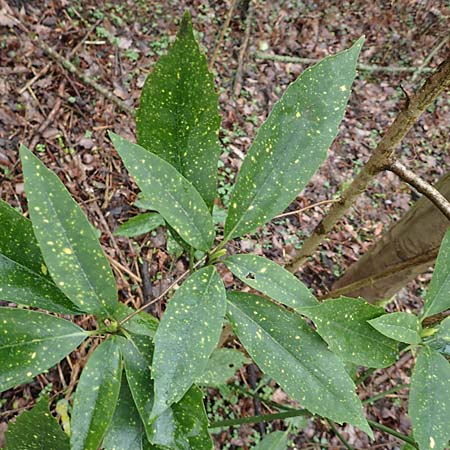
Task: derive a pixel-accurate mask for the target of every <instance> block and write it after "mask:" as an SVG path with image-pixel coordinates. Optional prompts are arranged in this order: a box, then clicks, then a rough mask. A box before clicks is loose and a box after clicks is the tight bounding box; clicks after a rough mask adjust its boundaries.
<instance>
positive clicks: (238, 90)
mask: <svg viewBox="0 0 450 450" xmlns="http://www.w3.org/2000/svg"><path fill="white" fill-rule="evenodd" d="M252 21H253V7H252V4H251V3H250V4H249V12H248V15H247V19H246V21H245V23H246V25H245V36H244V41H243V42H242V45H241V49H240V50H239V59H238V68H237V70H236V77H235V79H234V88H233V93H234V96H235V97H239V95H240V93H241V88H242V72H243V71H244V60H245V54H246V53H247V47H248V43H249V41H250V30H251V28H252Z"/></svg>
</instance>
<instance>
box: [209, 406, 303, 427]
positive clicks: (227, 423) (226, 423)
mask: <svg viewBox="0 0 450 450" xmlns="http://www.w3.org/2000/svg"><path fill="white" fill-rule="evenodd" d="M310 414H311V413H310V412H309V411H307V410H306V409H295V410H292V411H285V412H282V413H275V414H266V415H264V416H249V417H241V418H240V419H230V420H222V421H219V422H213V423H211V424H210V425H209V428H223V427H234V426H236V425H242V424H244V423H260V422H271V421H272V420H283V419H288V418H289V417H298V416H309V415H310Z"/></svg>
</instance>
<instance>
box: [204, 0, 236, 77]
mask: <svg viewBox="0 0 450 450" xmlns="http://www.w3.org/2000/svg"><path fill="white" fill-rule="evenodd" d="M236 3H237V0H231V5H230V9H229V10H228V15H227V18H226V20H225V23H224V24H223V27H222V30H221V31H220V36H219V39H217V44H216V47H215V48H214V53H213V55H212V58H211V61H210V62H209V68H210V69H211V68H212V67H214V64H215V62H216V60H217V56H218V55H219V51H220V47H222V43H223V39H224V37H225V33H226V31H227V30H228V27H229V26H230V22H231V18H232V17H233V11H234V8H235V6H236Z"/></svg>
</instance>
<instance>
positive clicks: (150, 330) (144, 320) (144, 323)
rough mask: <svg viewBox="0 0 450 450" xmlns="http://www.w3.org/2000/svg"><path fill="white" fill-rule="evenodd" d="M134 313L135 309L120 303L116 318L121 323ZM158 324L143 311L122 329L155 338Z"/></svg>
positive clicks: (128, 321)
mask: <svg viewBox="0 0 450 450" xmlns="http://www.w3.org/2000/svg"><path fill="white" fill-rule="evenodd" d="M134 311H135V310H134V309H133V308H130V307H128V306H126V305H124V304H123V303H119V304H118V305H117V310H116V313H115V315H114V317H115V318H116V320H117V321H118V322H121V321H122V320H123V319H125V318H126V317H128V316H129V315H130V314H132V313H133V312H134ZM158 323H159V322H158V319H156V318H155V317H153V316H152V315H150V314H148V313H146V312H144V311H142V312H140V313H138V314H136V315H134V316H133V317H132V318H131V319H129V320H127V321H126V322H125V323H124V324H123V325H122V327H123V328H125V330H126V331H127V332H129V333H133V334H138V335H145V336H150V337H151V338H153V336H154V335H155V333H156V329H157V328H158Z"/></svg>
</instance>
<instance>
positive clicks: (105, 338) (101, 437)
mask: <svg viewBox="0 0 450 450" xmlns="http://www.w3.org/2000/svg"><path fill="white" fill-rule="evenodd" d="M362 44H363V40H362V39H360V40H358V41H357V42H356V43H355V44H354V45H353V46H352V47H351V48H350V49H348V50H345V51H342V52H340V53H338V54H336V55H335V56H331V57H328V58H325V59H324V60H322V61H321V62H319V63H318V64H316V65H315V66H313V67H311V68H310V69H307V70H306V71H305V72H304V73H303V74H302V75H301V76H300V77H299V78H298V79H297V80H296V81H295V82H294V83H292V84H291V85H290V86H289V88H288V89H287V91H286V92H285V94H284V95H283V97H282V98H281V100H280V101H279V102H278V103H277V104H276V105H275V106H274V108H273V110H272V112H271V114H270V116H269V117H268V119H267V120H266V122H265V123H264V124H263V125H262V126H261V128H260V130H259V133H258V135H257V137H256V139H255V141H254V142H253V145H252V147H251V148H250V150H249V152H248V155H247V157H246V158H245V161H244V163H243V165H242V168H241V170H240V172H239V175H238V177H237V181H236V183H235V186H234V189H233V194H232V196H231V198H230V205H229V208H228V211H227V215H226V219H225V224H224V230H223V234H222V235H216V233H215V228H214V221H213V215H212V211H213V206H214V202H215V199H216V197H217V161H218V157H219V154H220V151H221V149H220V146H219V143H218V131H219V127H220V119H219V115H218V111H217V110H218V96H217V94H216V93H215V91H214V84H213V77H212V75H211V74H210V73H209V72H208V69H207V64H206V60H205V57H204V56H203V55H202V54H201V53H200V51H199V48H198V45H197V43H196V41H195V39H194V34H193V31H192V26H191V23H190V19H189V17H188V16H187V15H185V17H184V18H183V20H182V23H181V26H180V31H179V33H178V36H177V39H176V41H175V43H174V44H173V46H172V47H171V48H170V50H169V52H168V54H167V55H165V56H163V57H161V58H160V60H159V62H158V64H157V65H156V67H155V69H154V71H153V73H152V74H150V75H149V77H148V79H147V81H146V84H145V86H144V89H143V92H142V97H141V104H140V108H139V110H138V113H137V140H138V144H134V143H132V142H129V141H128V140H126V139H124V138H122V137H120V136H118V135H116V134H114V133H110V138H111V140H112V142H113V144H114V146H115V148H116V150H117V152H118V153H119V155H120V157H121V158H122V161H123V162H124V164H125V166H126V167H127V169H128V170H129V172H130V173H131V174H132V175H133V177H134V179H135V180H136V183H137V184H138V186H139V188H140V190H141V197H140V206H141V207H144V208H145V209H147V210H149V211H150V212H148V213H146V214H143V215H141V216H138V217H136V218H133V219H132V220H131V221H130V222H128V223H127V224H126V225H125V226H123V227H122V232H125V233H128V235H133V233H138V234H139V233H142V232H147V231H149V230H151V229H154V228H155V227H157V226H160V225H165V226H166V227H167V228H168V230H169V232H170V233H171V235H172V237H173V239H175V240H176V241H177V242H178V243H179V244H180V245H181V246H182V248H184V250H185V252H187V254H188V257H189V260H190V269H189V271H188V272H186V273H185V274H183V275H182V276H181V277H180V278H179V279H178V280H176V282H175V283H174V284H173V285H172V286H171V288H173V287H175V286H176V285H177V284H181V286H180V287H179V288H178V289H176V290H175V293H174V294H173V296H172V297H171V299H170V300H169V302H168V305H167V308H166V310H165V312H164V314H163V316H162V319H161V321H160V322H158V321H157V320H156V319H155V318H153V317H152V316H150V315H149V314H147V313H145V312H143V309H144V308H145V307H146V305H143V307H142V308H140V310H133V309H131V308H129V307H127V306H126V305H124V304H122V303H120V302H118V299H117V288H116V285H115V281H114V277H113V275H112V272H111V269H110V267H109V264H108V262H107V259H106V257H105V255H104V253H103V251H102V249H101V247H100V244H99V242H98V238H97V235H96V233H95V230H94V229H93V227H92V226H91V225H90V223H89V222H88V220H87V218H86V217H85V215H84V214H83V212H82V210H81V209H80V207H79V206H78V205H77V204H76V203H75V202H74V201H73V199H72V198H71V196H70V195H69V193H68V192H67V190H66V189H65V187H64V185H63V184H62V182H61V181H60V180H59V178H58V177H57V176H56V175H55V174H53V173H52V172H51V171H49V170H48V169H47V168H46V167H45V166H44V164H43V163H42V162H41V161H40V160H39V159H38V158H37V157H36V156H34V155H33V154H32V153H31V152H30V151H29V150H28V149H27V148H26V147H24V146H22V147H21V149H20V156H21V161H22V167H23V173H24V180H25V190H26V194H27V200H28V207H29V213H30V219H31V220H28V219H26V218H25V217H24V216H22V215H21V214H20V213H18V212H17V211H16V210H15V209H13V208H12V207H10V206H9V205H7V204H6V203H4V202H1V203H0V223H1V226H0V296H1V298H2V300H6V301H8V302H13V303H16V304H17V305H18V306H17V307H12V306H9V307H2V308H0V322H1V330H0V360H1V361H2V364H1V366H0V390H1V391H2V392H3V391H5V390H7V389H10V388H13V387H14V386H16V385H18V384H20V383H26V382H27V381H29V380H31V379H32V377H34V376H36V375H38V374H39V373H42V372H43V371H45V370H47V369H49V368H51V367H52V366H53V365H55V364H56V363H57V362H58V361H60V360H61V359H62V358H64V357H65V356H66V355H68V354H69V353H70V352H72V351H73V350H75V349H76V348H77V347H78V346H79V345H80V344H81V343H82V342H84V341H85V340H90V341H91V343H92V345H94V343H95V344H96V343H98V342H100V344H99V345H98V346H96V347H95V349H94V350H93V352H92V354H91V356H90V357H89V359H88V361H87V363H86V365H85V367H84V370H83V371H82V374H81V376H80V379H79V382H78V386H77V389H76V393H75V397H74V399H73V404H72V408H71V413H70V421H69V420H65V423H64V431H63V430H62V429H61V428H60V427H59V425H58V424H57V423H56V422H55V420H54V419H53V417H52V416H51V414H50V413H49V410H48V399H47V398H46V397H45V396H43V397H42V399H41V400H40V401H39V402H38V403H37V405H36V406H35V407H34V408H33V409H32V410H31V411H29V412H25V413H23V414H22V415H20V416H19V418H18V419H17V421H16V423H15V424H14V425H11V427H10V430H9V432H8V433H7V448H8V449H9V450H11V449H19V448H20V449H34V448H42V447H44V448H46V449H50V450H51V449H54V450H65V449H71V450H97V449H98V448H102V449H104V450H113V449H115V450H118V449H124V450H125V449H127V450H129V449H132V450H134V449H136V450H150V449H157V448H165V449H177V450H182V449H183V450H185V449H192V450H203V449H204V450H211V449H212V448H213V443H212V440H211V437H210V434H209V429H214V428H217V427H224V426H227V425H232V424H237V423H243V422H244V421H246V422H252V418H245V420H242V419H231V420H229V421H228V422H227V421H223V422H219V423H212V424H211V423H208V420H207V416H206V412H205V409H204V405H203V394H202V391H201V390H200V389H199V387H198V386H205V385H206V386H210V385H212V386H214V385H216V384H217V383H219V384H220V383H223V382H224V380H225V379H227V378H229V377H230V376H231V375H232V374H233V373H234V372H235V370H236V368H238V367H239V366H241V365H242V364H244V363H246V362H247V359H246V358H245V357H243V356H242V355H241V354H239V353H238V352H237V351H236V350H231V349H217V348H216V347H217V343H218V340H219V336H220V334H221V331H222V327H223V325H224V324H225V323H226V322H228V323H229V324H231V326H232V328H233V330H234V332H235V333H236V335H237V337H238V338H239V340H240V342H241V343H242V345H243V347H244V348H245V349H246V351H247V352H248V354H249V355H250V356H251V358H252V359H253V361H254V362H255V363H256V364H257V365H258V366H259V368H260V369H261V370H262V372H264V373H265V374H266V375H267V376H269V377H271V378H272V379H273V380H275V381H276V382H277V383H278V384H279V386H281V388H283V389H284V391H285V392H286V393H287V394H288V395H290V396H291V397H292V399H294V400H296V401H297V402H298V403H299V404H300V405H301V406H302V408H303V409H301V410H299V409H292V408H290V409H286V408H284V410H282V411H281V412H279V413H276V414H273V415H271V416H270V418H271V419H280V418H289V417H296V416H307V415H312V416H314V415H317V416H322V417H325V418H327V420H328V421H329V424H330V426H331V427H332V429H333V430H335V432H336V433H337V435H338V436H339V433H338V431H337V429H336V426H335V422H337V423H339V424H341V423H343V422H346V423H349V424H352V425H354V426H356V427H358V428H360V429H361V430H362V431H364V432H365V433H367V434H368V435H369V436H370V437H373V431H372V428H379V429H382V430H384V431H387V432H390V433H392V434H394V435H396V436H397V437H399V438H400V439H403V440H404V441H405V442H406V443H408V445H410V446H412V447H414V448H420V449H433V450H442V449H443V448H444V447H446V446H447V444H448V440H449V438H450V430H449V427H448V420H449V417H450V395H449V390H450V365H449V362H448V361H447V360H446V359H445V357H444V356H443V354H445V353H448V342H449V340H450V337H449V335H450V319H446V320H445V321H444V322H442V324H441V325H440V326H439V327H438V328H425V329H422V321H423V319H425V318H426V317H429V316H431V315H434V314H437V313H439V312H442V311H444V310H446V309H448V308H449V307H450V296H449V295H448V292H449V286H450V250H449V249H450V233H448V234H447V236H446V238H445V240H444V243H443V245H442V248H441V252H440V254H439V257H438V260H437V264H436V269H435V274H434V276H433V279H432V282H431V285H430V288H429V290H428V292H427V294H426V295H425V307H424V310H423V313H422V315H421V316H420V317H417V316H415V315H413V314H406V313H401V312H397V313H391V314H386V313H385V311H384V309H383V308H381V307H377V306H373V305H370V304H368V303H366V302H365V301H364V300H363V299H351V298H345V297H342V298H339V299H337V300H329V301H325V302H323V303H319V302H318V301H317V299H316V298H315V297H314V296H313V295H312V294H311V292H310V291H309V290H308V289H307V288H306V287H305V286H304V285H303V284H302V283H301V282H300V281H299V280H298V279H297V278H295V277H294V276H293V275H292V274H290V273H289V272H287V271H286V270H285V269H283V268H282V267H281V266H279V265H277V264H276V263H274V262H272V261H270V260H268V259H265V258H262V257H259V256H254V255H251V254H237V255H231V256H228V255H227V250H226V244H227V243H228V242H229V241H230V240H232V239H235V238H238V237H240V236H243V235H244V234H247V233H250V232H253V231H254V230H255V229H256V228H257V227H259V226H262V225H264V224H265V223H266V222H268V221H270V220H271V219H272V218H273V217H275V216H276V215H277V214H279V213H280V212H282V211H283V210H284V209H285V208H286V207H287V206H288V205H289V203H290V202H291V201H292V200H293V199H294V198H295V196H296V195H297V194H298V192H299V191H300V190H301V189H303V187H304V186H305V185H306V184H307V182H308V181H309V179H310V177H311V176H312V175H313V174H314V172H315V171H316V170H317V168H318V167H319V165H320V164H321V163H322V162H323V161H324V159H325V158H326V155H327V149H328V147H329V146H330V144H331V142H332V140H333V139H334V137H335V136H336V134H337V130H338V126H339V123H340V121H341V119H342V116H343V114H344V111H345V107H346V104H347V101H348V97H349V94H350V91H351V86H352V82H353V79H354V77H355V74H356V70H355V67H356V62H357V58H358V55H359V51H360V49H361V46H362ZM126 227H128V231H127V229H126ZM133 227H134V228H133ZM136 229H137V230H136ZM130 230H131V231H130ZM125 233H124V234H125ZM219 264H224V265H225V266H226V267H227V268H228V269H229V270H230V271H231V272H232V273H233V274H234V275H235V276H236V277H237V278H238V279H239V280H241V281H242V282H243V283H245V284H247V285H248V286H249V287H251V288H252V289H254V290H255V291H259V292H260V294H262V295H256V294H253V293H244V292H236V291H226V290H225V287H224V284H223V282H222V280H221V278H220V276H219V272H218V271H217V269H216V266H217V265H219ZM181 282H182V283H181ZM169 292H171V290H170V289H168V290H167V291H166V292H164V293H163V294H162V295H161V296H160V298H162V297H163V296H164V295H165V294H168V293H169ZM36 309H38V310H36ZM44 311H48V312H44ZM80 314H89V315H92V316H94V317H95V318H96V319H97V323H98V324H99V326H98V328H97V329H95V330H90V331H87V330H84V329H82V328H81V327H79V326H77V325H75V324H74V323H72V322H71V321H69V320H67V319H66V318H61V317H59V316H58V315H64V316H65V317H67V315H72V316H76V315H80ZM305 318H308V319H310V320H311V321H312V322H313V323H314V325H315V327H316V330H314V329H313V328H312V327H311V326H310V325H308V323H307V322H306V321H305ZM406 351H411V352H413V353H414V355H417V361H416V366H415V368H414V372H413V376H412V380H411V386H410V404H409V414H410V416H411V419H412V423H413V436H404V435H401V434H399V433H397V432H395V430H391V429H389V428H387V427H385V426H383V425H381V424H377V423H376V422H373V421H368V420H367V419H366V418H365V416H364V414H363V408H362V402H361V401H360V399H359V398H358V396H357V395H356V386H355V382H354V380H353V379H352V378H351V376H350V375H349V373H348V368H347V365H346V364H347V363H351V364H354V365H358V366H364V367H368V368H384V367H388V366H390V365H392V364H394V363H395V361H396V360H397V358H398V356H399V355H400V354H401V353H404V352H406ZM224 377H225V378H224ZM267 418H269V417H267ZM30 428H32V429H33V433H29V429H30ZM287 442H288V436H287V432H280V431H276V432H273V433H270V434H269V435H267V436H266V437H265V438H264V439H263V440H262V441H261V442H260V443H259V444H258V447H257V448H259V449H284V448H286V447H287Z"/></svg>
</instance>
